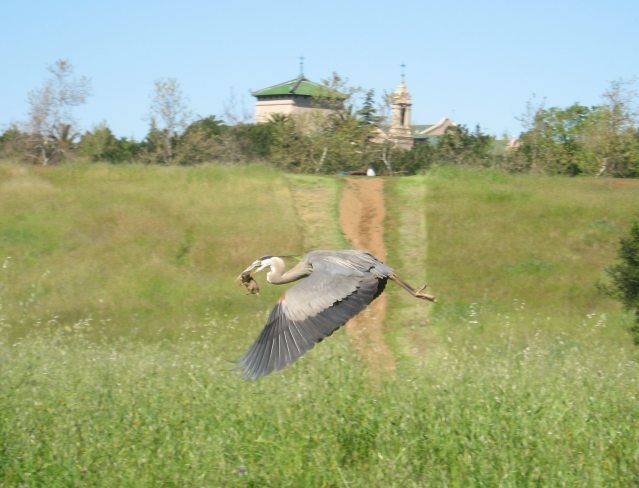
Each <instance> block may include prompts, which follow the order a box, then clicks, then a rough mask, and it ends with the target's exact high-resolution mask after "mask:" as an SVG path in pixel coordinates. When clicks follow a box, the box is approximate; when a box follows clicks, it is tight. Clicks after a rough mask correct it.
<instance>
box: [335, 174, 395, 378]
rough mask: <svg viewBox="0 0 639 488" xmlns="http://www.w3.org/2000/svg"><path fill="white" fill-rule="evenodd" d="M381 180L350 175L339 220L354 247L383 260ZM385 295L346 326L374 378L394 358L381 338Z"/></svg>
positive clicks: (389, 368) (391, 364) (383, 372)
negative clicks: (351, 176)
mask: <svg viewBox="0 0 639 488" xmlns="http://www.w3.org/2000/svg"><path fill="white" fill-rule="evenodd" d="M384 216H385V209H384V180H382V179H381V178H349V179H348V180H347V182H346V185H345V186H344V189H343V191H342V198H341V201H340V206H339V221H340V225H341V227H342V230H343V231H344V235H345V236H346V238H347V239H348V241H349V242H350V243H351V245H352V246H353V248H355V249H364V250H367V251H370V252H371V253H372V254H374V255H375V256H376V257H378V258H379V259H381V260H385V259H386V246H385V245H384V226H383V224H384ZM385 316H386V294H382V295H381V296H379V297H378V298H377V299H376V300H375V301H374V302H373V303H372V304H371V305H370V306H369V307H368V308H366V309H365V310H364V311H363V312H362V313H360V314H359V315H358V316H357V317H355V318H353V319H352V320H351V321H349V322H348V324H347V325H346V332H347V333H348V335H349V336H350V337H351V339H352V341H353V344H354V345H355V348H356V349H357V352H358V354H359V355H360V356H361V357H362V358H363V359H364V361H365V362H366V364H367V366H368V369H369V371H370V372H371V374H372V375H373V377H377V378H381V377H382V376H384V375H387V374H388V373H391V372H393V371H394V370H395V359H394V357H393V353H392V352H391V350H390V348H389V347H388V345H387V344H386V342H385V341H384V334H383V324H384V317H385Z"/></svg>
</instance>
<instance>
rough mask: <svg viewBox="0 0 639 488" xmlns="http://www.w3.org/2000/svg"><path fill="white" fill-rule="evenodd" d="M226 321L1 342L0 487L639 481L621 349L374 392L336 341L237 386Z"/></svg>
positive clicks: (512, 361)
mask: <svg viewBox="0 0 639 488" xmlns="http://www.w3.org/2000/svg"><path fill="white" fill-rule="evenodd" d="M517 320H518V319H517V318H516V317H515V318H514V319H511V324H512V325H514V326H525V325H526V324H519V323H518V322H517ZM232 326H233V325H232V324H229V323H223V322H219V323H218V322H214V323H209V324H202V325H201V327H199V329H198V330H196V332H194V333H197V334H198V335H199V337H200V338H201V340H198V341H194V340H192V338H188V340H187V339H186V338H185V339H184V340H178V341H172V342H168V341H162V342H154V343H149V342H147V343H139V342H137V343H131V342H120V343H116V344H96V343H95V342H94V341H87V340H85V339H83V338H82V335H81V333H78V332H76V333H73V334H72V335H71V336H69V335H67V336H64V337H63V336H60V335H57V336H50V335H43V336H41V337H32V338H29V339H26V340H23V341H20V342H19V343H13V344H10V343H5V344H3V345H2V346H0V349H1V350H0V357H1V358H2V359H1V360H0V374H1V377H2V383H3V386H2V388H1V389H0V408H1V409H2V412H3V414H2V416H0V446H1V447H0V451H1V452H0V480H2V481H0V485H3V486H17V485H26V486H73V485H76V484H79V485H81V486H158V485H162V486H212V487H214V486H291V487H296V486H397V487H406V486H460V487H465V486H511V487H521V486H552V487H555V486H610V487H615V486H619V487H626V486H632V485H633V484H636V483H637V481H638V480H639V464H638V462H637V455H638V453H637V445H638V443H637V441H638V439H637V432H639V414H638V411H637V409H638V407H637V405H638V401H639V384H638V382H639V380H638V379H639V367H638V365H637V362H636V360H635V356H634V355H633V354H632V353H631V352H630V351H629V350H628V349H618V348H614V347H611V346H606V347H603V348H591V347H588V346H587V345H584V343H580V344H575V343H574V342H573V341H571V340H569V339H567V338H564V339H562V340H559V341H557V342H553V343H548V342H546V341H545V340H544V339H542V338H540V339H537V340H532V341H530V342H529V344H528V346H527V347H526V348H523V349H515V348H513V349H512V350H510V351H507V350H505V349H503V350H500V348H499V347H495V348H491V347H483V348H480V349H478V348H474V347H472V346H469V345H467V344H462V343H460V344H457V343H455V342H450V343H446V347H438V348H435V349H433V350H431V351H430V353H429V356H428V358H427V361H425V362H424V363H423V364H422V365H421V366H417V367H415V368H413V369H412V371H410V372H409V371H408V369H404V370H403V371H402V374H398V375H396V378H395V379H394V380H392V381H386V382H382V383H373V382H371V381H370V380H369V377H368V375H367V374H366V371H365V370H364V368H363V367H362V365H361V364H360V362H359V361H358V360H357V359H356V358H355V357H354V356H353V355H352V353H351V351H350V347H349V344H348V338H347V336H346V335H345V334H344V333H343V332H339V333H337V334H336V335H335V336H334V337H332V338H331V342H330V344H329V343H322V344H320V345H319V346H318V347H317V348H316V350H314V351H312V352H311V353H310V354H307V355H306V356H305V357H304V358H302V359H301V360H300V361H299V362H298V363H296V364H295V365H294V366H293V367H289V368H287V369H285V370H284V371H282V372H281V373H278V374H275V375H273V376H269V377H267V378H265V379H264V380H262V381H260V382H257V383H254V382H250V383H244V382H241V381H238V380H237V379H236V378H235V377H233V375H232V374H231V373H229V372H228V371H227V368H228V364H227V363H226V362H225V361H224V359H223V358H224V357H225V351H226V350H227V346H226V345H225V344H224V342H223V341H220V340H219V336H218V331H219V330H220V329H227V328H229V327H232ZM596 326H597V325H596V322H594V323H591V324H588V327H589V328H593V327H596Z"/></svg>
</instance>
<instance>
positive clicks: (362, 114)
mask: <svg viewBox="0 0 639 488" xmlns="http://www.w3.org/2000/svg"><path fill="white" fill-rule="evenodd" d="M357 115H358V118H359V120H360V123H361V124H363V125H378V124H379V123H380V122H381V121H382V117H380V116H378V115H377V109H376V108H375V90H368V91H367V92H366V96H365V97H364V102H363V103H362V108H360V109H359V110H358V111H357Z"/></svg>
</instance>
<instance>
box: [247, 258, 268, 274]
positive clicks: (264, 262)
mask: <svg viewBox="0 0 639 488" xmlns="http://www.w3.org/2000/svg"><path fill="white" fill-rule="evenodd" d="M274 257H275V256H262V257H261V258H259V259H256V260H255V261H253V262H252V263H251V265H250V266H249V267H248V268H246V269H245V270H244V271H242V274H245V273H252V272H253V271H255V272H256V273H257V272H258V271H262V270H263V269H264V268H267V267H269V266H270V265H271V262H272V259H273V258H274Z"/></svg>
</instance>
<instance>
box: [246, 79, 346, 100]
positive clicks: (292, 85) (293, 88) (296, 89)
mask: <svg viewBox="0 0 639 488" xmlns="http://www.w3.org/2000/svg"><path fill="white" fill-rule="evenodd" d="M252 95H253V96H254V97H258V98H260V97H271V96H277V97H281V96H285V95H299V96H303V97H330V98H340V99H344V98H347V97H346V95H344V94H343V93H340V92H338V91H336V90H331V89H330V88H328V87H327V86H326V85H322V84H320V83H315V82H314V81H311V80H308V79H306V78H304V77H303V76H299V77H297V78H295V79H293V80H289V81H285V82H284V83H280V84H279V85H273V86H269V87H268V88H264V89H262V90H257V91H254V92H253V93H252Z"/></svg>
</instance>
